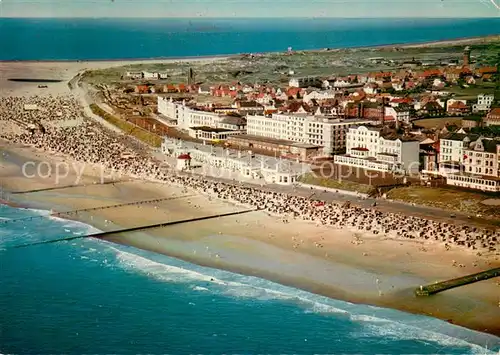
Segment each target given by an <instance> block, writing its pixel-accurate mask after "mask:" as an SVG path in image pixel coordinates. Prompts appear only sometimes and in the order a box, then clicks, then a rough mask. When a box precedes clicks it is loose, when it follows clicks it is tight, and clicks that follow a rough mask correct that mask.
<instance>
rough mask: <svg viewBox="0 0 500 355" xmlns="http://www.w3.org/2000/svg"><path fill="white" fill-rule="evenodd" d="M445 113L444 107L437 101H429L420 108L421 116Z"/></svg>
mask: <svg viewBox="0 0 500 355" xmlns="http://www.w3.org/2000/svg"><path fill="white" fill-rule="evenodd" d="M444 113H445V110H444V108H443V107H442V106H441V105H440V104H439V103H438V102H437V101H429V102H427V103H426V104H425V105H423V106H422V107H421V108H420V109H419V110H418V114H419V115H421V116H431V117H435V116H443V115H444Z"/></svg>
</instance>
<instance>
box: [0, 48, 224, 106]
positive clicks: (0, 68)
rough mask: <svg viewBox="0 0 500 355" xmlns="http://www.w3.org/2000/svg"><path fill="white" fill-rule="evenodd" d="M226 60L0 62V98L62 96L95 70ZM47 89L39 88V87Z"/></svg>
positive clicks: (217, 57) (220, 57)
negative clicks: (78, 77) (72, 82)
mask: <svg viewBox="0 0 500 355" xmlns="http://www.w3.org/2000/svg"><path fill="white" fill-rule="evenodd" d="M226 58H227V57H226V56H214V57H191V58H166V59H140V60H110V61H55V62H51V61H39V62H37V61H15V62H8V61H0V72H2V76H0V97H7V96H33V95H39V96H48V95H53V96H57V95H65V94H68V93H69V87H68V82H69V81H70V80H71V79H73V78H74V77H75V76H76V75H77V74H78V73H82V72H84V71H86V70H98V69H105V68H112V67H121V66H125V65H133V64H145V63H148V64H155V63H173V62H207V63H210V62H212V61H214V60H224V59H226ZM9 79H37V80H40V79H51V80H61V81H60V82H50V83H38V82H21V81H11V80H9ZM40 84H43V85H47V88H44V89H41V88H38V85H40Z"/></svg>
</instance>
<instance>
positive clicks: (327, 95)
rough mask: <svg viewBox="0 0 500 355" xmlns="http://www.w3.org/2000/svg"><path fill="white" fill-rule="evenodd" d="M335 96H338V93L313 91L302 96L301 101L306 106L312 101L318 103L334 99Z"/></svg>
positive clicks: (333, 91)
mask: <svg viewBox="0 0 500 355" xmlns="http://www.w3.org/2000/svg"><path fill="white" fill-rule="evenodd" d="M336 94H338V91H335V90H313V91H311V92H310V93H306V94H304V95H303V97H302V100H303V101H304V102H305V103H306V104H309V103H310V102H311V100H313V99H314V100H318V101H320V100H327V99H334V98H335V95H336Z"/></svg>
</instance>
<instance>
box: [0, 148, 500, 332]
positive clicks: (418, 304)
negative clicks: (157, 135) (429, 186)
mask: <svg viewBox="0 0 500 355" xmlns="http://www.w3.org/2000/svg"><path fill="white" fill-rule="evenodd" d="M1 149H2V152H4V153H6V154H7V155H8V156H7V158H8V159H7V158H6V159H3V161H2V163H1V164H2V167H1V168H0V169H2V170H1V172H2V176H1V182H2V186H3V187H4V188H5V189H7V190H10V191H23V190H28V189H35V188H36V189H41V188H47V187H50V186H54V185H55V181H54V177H47V178H45V179H43V178H26V177H24V176H23V175H22V173H21V166H22V164H23V162H25V161H39V160H41V159H44V160H49V161H52V162H53V163H56V162H57V159H62V157H56V156H52V157H48V156H46V155H45V154H42V153H41V152H34V151H33V150H32V149H31V148H22V147H18V148H15V147H12V146H9V147H7V146H6V145H3V147H1ZM84 170H85V173H84V174H83V176H82V177H81V180H82V186H79V187H70V188H66V189H61V190H52V191H50V190H49V191H41V192H34V193H30V194H18V195H16V196H15V202H16V203H17V204H18V205H26V206H30V207H35V208H43V209H53V210H56V211H58V210H60V211H65V210H66V211H67V210H72V209H85V208H92V207H96V206H103V205H107V204H110V205H111V204H127V203H130V202H133V201H140V200H152V199H161V198H165V200H164V201H159V202H158V203H153V204H138V205H132V204H129V205H123V206H121V207H120V206H117V207H116V208H108V209H102V210H94V211H89V212H84V213H79V214H78V216H74V218H75V219H77V220H79V221H82V222H84V223H88V224H91V225H93V226H95V227H96V228H99V229H100V230H103V231H109V230H114V229H117V228H132V227H137V226H141V225H145V224H155V223H164V222H168V221H175V220H182V219H186V218H197V217H202V216H206V215H211V214H216V213H220V214H222V213H228V212H232V211H235V210H237V209H240V206H235V205H234V203H231V201H223V200H219V199H217V198H215V197H214V196H210V195H206V194H202V193H200V192H199V191H193V190H191V189H189V188H184V187H180V186H175V185H172V184H164V183H153V182H139V181H125V182H117V183H116V184H114V185H113V184H107V185H100V184H94V183H93V182H96V181H98V176H97V175H96V174H97V172H98V170H96V169H94V167H92V166H87V167H86V169H84ZM74 179H75V176H74V173H70V174H68V176H67V177H66V178H65V180H61V181H60V182H59V184H60V185H61V186H62V185H70V184H71V182H72V181H74ZM193 193H195V194H196V196H193V197H188V198H183V199H171V200H167V199H166V198H168V197H175V196H182V195H184V194H193ZM7 196H8V197H10V198H11V197H13V196H11V195H8V194H7ZM107 240H109V241H113V242H116V243H121V244H126V245H131V246H134V247H137V248H141V249H145V250H150V251H154V252H158V253H162V254H166V255H170V256H174V257H177V258H180V259H183V260H186V261H190V262H193V263H196V264H199V265H204V266H209V267H214V268H220V269H226V270H229V271H234V272H238V273H241V274H245V275H252V276H260V277H263V278H266V279H269V280H272V281H276V282H278V283H281V284H286V285H291V286H294V287H297V288H301V289H305V290H308V291H311V292H314V293H317V294H321V295H325V296H328V297H332V298H336V299H342V300H347V301H350V302H356V303H365V304H372V305H378V306H382V307H388V308H395V309H400V310H404V311H408V312H413V313H421V314H427V315H431V316H434V317H437V318H441V319H444V320H447V321H450V322H453V323H454V324H458V325H462V326H465V327H468V328H472V329H476V330H479V331H483V332H488V333H492V334H496V335H500V328H499V327H498V319H500V308H499V307H498V301H499V300H498V289H499V286H498V284H497V281H496V280H495V279H491V280H487V281H483V282H480V283H476V284H474V285H469V286H465V287H460V288H456V289H453V290H450V291H447V292H443V293H442V294H439V295H437V296H435V297H429V298H417V297H415V296H414V294H413V290H414V289H415V287H417V286H418V285H420V284H428V283H432V282H435V281H437V280H443V279H451V278H456V277H460V276H462V275H464V274H470V273H474V272H477V271H480V270H483V269H487V268H492V267H498V266H499V261H498V260H495V259H494V257H492V258H487V257H478V256H477V255H476V254H475V253H472V252H469V251H467V250H463V249H461V248H451V250H446V249H445V247H444V246H443V245H442V244H441V243H437V242H433V241H426V242H422V241H418V240H408V239H398V238H388V237H386V236H382V235H379V236H375V235H372V234H368V233H363V232H360V231H359V230H356V229H349V228H346V229H337V228H332V227H327V226H322V225H316V224H314V223H311V222H308V221H303V220H300V219H291V220H289V221H288V223H284V222H283V220H282V219H280V218H276V217H273V216H270V215H268V214H267V213H265V212H263V211H258V212H253V213H250V214H247V215H239V216H234V217H229V216H228V217H221V218H218V219H216V220H209V221H198V222H193V223H189V224H183V225H178V226H170V227H166V228H160V229H156V230H154V231H149V232H148V233H145V232H140V233H130V234H120V235H115V236H113V237H110V238H108V239H107ZM295 241H297V243H298V244H299V246H298V247H297V246H296V242H295ZM318 245H321V246H320V247H318ZM453 262H456V263H459V264H461V265H463V267H455V266H453Z"/></svg>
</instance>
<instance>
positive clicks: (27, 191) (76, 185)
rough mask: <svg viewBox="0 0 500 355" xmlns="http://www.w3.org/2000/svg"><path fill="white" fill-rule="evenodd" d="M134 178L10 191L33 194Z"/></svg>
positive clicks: (120, 181) (114, 182) (119, 181)
mask: <svg viewBox="0 0 500 355" xmlns="http://www.w3.org/2000/svg"><path fill="white" fill-rule="evenodd" d="M131 181H133V180H118V181H117V180H113V181H104V182H101V183H98V184H73V185H63V186H53V187H45V188H43V189H33V190H24V191H11V192H9V193H10V194H11V195H20V194H31V193H34V192H43V191H52V190H62V189H70V188H73V187H86V186H95V185H109V184H119V183H124V182H131Z"/></svg>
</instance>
